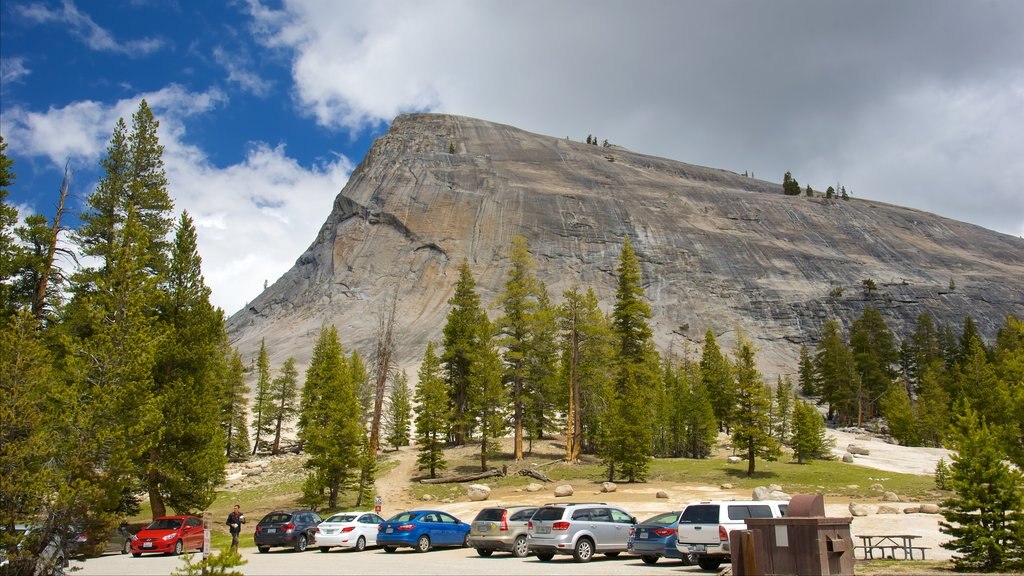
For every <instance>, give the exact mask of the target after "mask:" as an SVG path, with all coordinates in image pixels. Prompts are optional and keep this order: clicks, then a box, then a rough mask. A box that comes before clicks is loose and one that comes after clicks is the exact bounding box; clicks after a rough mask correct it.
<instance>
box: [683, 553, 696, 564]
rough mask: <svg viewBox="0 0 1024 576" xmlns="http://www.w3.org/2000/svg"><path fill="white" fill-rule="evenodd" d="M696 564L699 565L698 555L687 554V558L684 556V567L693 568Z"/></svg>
mask: <svg viewBox="0 0 1024 576" xmlns="http://www.w3.org/2000/svg"><path fill="white" fill-rule="evenodd" d="M696 563H697V555H696V554H687V555H686V556H683V566H693V565H694V564H696Z"/></svg>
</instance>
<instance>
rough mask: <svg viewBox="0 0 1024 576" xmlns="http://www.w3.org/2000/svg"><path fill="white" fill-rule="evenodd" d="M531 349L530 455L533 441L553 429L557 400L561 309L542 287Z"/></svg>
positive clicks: (527, 422)
mask: <svg viewBox="0 0 1024 576" xmlns="http://www.w3.org/2000/svg"><path fill="white" fill-rule="evenodd" d="M531 324H532V327H531V330H532V332H533V339H532V342H531V344H532V346H531V352H530V355H529V357H528V358H527V362H528V364H527V377H526V382H527V383H528V384H529V386H528V388H527V390H526V406H525V411H526V415H525V422H524V426H525V427H526V431H527V433H528V434H529V438H530V444H529V446H528V447H527V452H528V453H532V452H533V440H534V439H535V438H542V437H543V436H544V431H545V430H551V429H554V428H555V426H556V424H555V423H554V412H555V406H556V404H557V399H558V391H559V388H558V308H556V307H555V306H554V305H553V304H552V303H551V299H550V297H549V296H548V291H547V287H546V286H545V285H544V283H543V282H541V283H540V295H539V298H538V302H537V310H536V313H535V314H534V315H533V321H532V323H531Z"/></svg>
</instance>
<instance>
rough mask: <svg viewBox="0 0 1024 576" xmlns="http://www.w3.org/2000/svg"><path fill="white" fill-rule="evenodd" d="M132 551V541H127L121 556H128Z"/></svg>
mask: <svg viewBox="0 0 1024 576" xmlns="http://www.w3.org/2000/svg"><path fill="white" fill-rule="evenodd" d="M131 551H132V541H131V540H125V541H124V544H122V545H121V554H127V553H129V552H131Z"/></svg>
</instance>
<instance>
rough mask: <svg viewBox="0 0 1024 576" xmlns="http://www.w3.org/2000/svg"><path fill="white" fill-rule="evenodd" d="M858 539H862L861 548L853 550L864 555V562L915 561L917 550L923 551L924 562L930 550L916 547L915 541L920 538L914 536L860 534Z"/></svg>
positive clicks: (922, 558) (856, 547)
mask: <svg viewBox="0 0 1024 576" xmlns="http://www.w3.org/2000/svg"><path fill="white" fill-rule="evenodd" d="M857 537H858V538H860V546H854V547H853V548H854V550H857V549H860V550H861V551H862V552H863V553H864V558H862V560H876V559H878V560H881V559H886V558H890V559H894V560H913V559H914V551H915V550H920V551H921V560H924V553H925V550H927V549H928V547H927V546H914V540H916V539H918V538H920V536H917V535H914V534H860V535H858V536H857ZM897 551H898V552H899V554H897Z"/></svg>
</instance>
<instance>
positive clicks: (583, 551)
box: [572, 538, 594, 562]
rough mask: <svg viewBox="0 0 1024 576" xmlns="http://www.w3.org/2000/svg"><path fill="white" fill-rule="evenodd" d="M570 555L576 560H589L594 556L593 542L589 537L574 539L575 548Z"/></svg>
mask: <svg viewBox="0 0 1024 576" xmlns="http://www.w3.org/2000/svg"><path fill="white" fill-rule="evenodd" d="M572 557H573V558H575V559H576V561H577V562H590V559H591V558H593V557H594V543H593V542H591V541H590V539H589V538H580V539H579V540H577V541H576V548H574V549H573V551H572Z"/></svg>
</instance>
